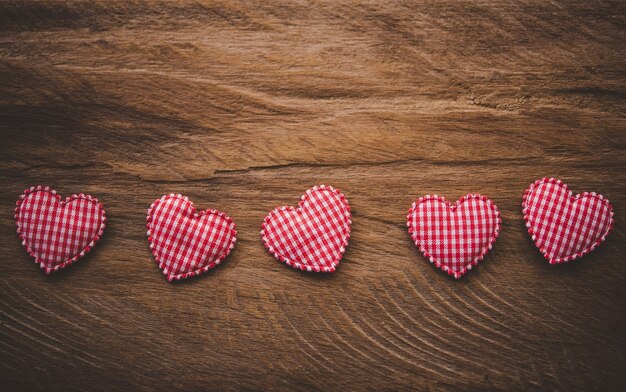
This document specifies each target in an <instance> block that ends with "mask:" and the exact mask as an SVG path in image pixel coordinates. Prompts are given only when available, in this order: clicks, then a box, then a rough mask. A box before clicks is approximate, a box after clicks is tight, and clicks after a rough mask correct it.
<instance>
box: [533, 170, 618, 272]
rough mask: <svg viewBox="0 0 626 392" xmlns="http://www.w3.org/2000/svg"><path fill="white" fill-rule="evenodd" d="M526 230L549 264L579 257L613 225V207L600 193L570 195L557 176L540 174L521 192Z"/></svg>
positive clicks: (595, 244)
mask: <svg viewBox="0 0 626 392" xmlns="http://www.w3.org/2000/svg"><path fill="white" fill-rule="evenodd" d="M522 208H523V214H524V220H525V221H526V227H527V228H528V233H529V234H530V235H531V237H532V239H533V241H534V242H535V245H537V247H538V248H539V250H540V251H541V253H543V255H544V257H545V258H546V259H547V260H548V261H549V262H550V264H560V263H565V262H567V261H571V260H574V259H576V258H578V257H582V256H584V255H585V254H587V253H589V252H591V251H592V250H593V249H595V248H596V247H597V246H598V245H600V243H602V241H604V239H605V238H606V236H607V235H608V234H609V232H610V231H611V228H612V227H613V207H612V206H611V204H610V203H609V201H608V200H607V199H606V198H604V197H603V196H602V195H599V194H596V193H595V192H591V193H587V192H585V193H582V194H579V195H576V196H572V192H571V191H569V190H568V189H567V185H565V184H564V183H563V182H562V181H561V180H556V179H554V178H543V179H541V180H537V181H535V182H534V183H533V184H531V185H530V187H529V188H528V189H527V190H526V192H525V193H524V198H523V201H522Z"/></svg>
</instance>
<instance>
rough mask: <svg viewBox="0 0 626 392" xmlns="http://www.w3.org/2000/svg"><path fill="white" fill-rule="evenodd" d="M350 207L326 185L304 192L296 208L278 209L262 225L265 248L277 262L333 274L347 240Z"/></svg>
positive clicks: (342, 196) (342, 197) (343, 197)
mask: <svg viewBox="0 0 626 392" xmlns="http://www.w3.org/2000/svg"><path fill="white" fill-rule="evenodd" d="M350 218H351V213H350V205H349V204H348V201H347V200H346V198H345V196H344V195H343V194H341V193H340V192H339V191H338V190H336V189H334V188H333V187H330V186H325V185H320V186H315V187H313V188H311V189H309V190H307V191H306V193H305V194H304V195H303V196H302V198H301V200H300V202H299V203H298V208H294V207H290V206H285V207H278V208H276V209H274V210H273V211H272V212H270V213H269V214H268V215H267V216H266V217H265V220H264V222H263V225H262V230H261V237H262V240H263V243H264V244H265V247H266V248H267V249H268V250H269V251H270V253H272V254H273V255H274V257H276V258H277V259H278V260H280V261H282V262H284V263H286V264H287V265H290V266H292V267H293V268H296V269H300V270H303V271H315V272H334V271H335V269H336V268H337V266H338V265H339V261H340V260H341V258H342V256H343V253H344V252H345V250H346V246H347V245H348V240H349V238H350V225H351V224H352V222H351V220H350Z"/></svg>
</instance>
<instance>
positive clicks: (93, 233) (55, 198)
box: [15, 185, 106, 274]
mask: <svg viewBox="0 0 626 392" xmlns="http://www.w3.org/2000/svg"><path fill="white" fill-rule="evenodd" d="M105 222H106V215H105V212H104V208H103V207H102V204H100V203H99V202H98V199H96V198H94V197H91V196H89V195H85V194H82V193H81V194H78V195H72V196H69V197H67V198H66V199H65V200H61V196H59V195H58V194H57V192H56V191H55V190H53V189H51V188H50V187H48V186H41V185H40V186H36V187H31V188H29V189H26V190H25V191H24V193H23V194H22V195H21V196H20V199H19V200H18V201H17V203H16V208H15V223H16V224H17V233H18V235H19V238H20V239H21V240H22V245H24V247H25V248H26V251H27V252H28V253H29V254H30V255H31V256H32V257H34V258H35V262H36V263H37V264H39V266H40V267H41V268H42V269H43V270H44V272H45V273H46V274H49V273H51V272H52V271H58V270H59V269H62V268H65V267H67V266H68V265H70V264H72V263H73V262H75V261H76V260H78V259H79V258H81V257H82V256H84V255H85V254H86V253H87V252H89V251H90V250H91V249H92V248H93V247H94V246H95V244H96V242H97V241H98V240H99V239H100V236H102V233H103V231H104V228H105Z"/></svg>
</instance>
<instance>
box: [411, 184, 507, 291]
mask: <svg viewBox="0 0 626 392" xmlns="http://www.w3.org/2000/svg"><path fill="white" fill-rule="evenodd" d="M500 223H501V220H500V212H499V211H498V208H497V207H496V205H495V204H494V203H493V202H492V201H491V200H490V199H489V198H487V197H486V196H482V195H474V194H469V195H465V196H463V197H462V198H460V199H459V200H458V201H457V202H456V203H455V204H451V203H449V202H448V201H446V199H445V198H444V197H440V196H437V195H434V196H430V195H428V196H423V197H420V198H418V199H417V200H416V201H415V203H413V205H412V206H411V208H410V209H409V214H408V215H407V226H408V228H409V234H411V237H412V238H413V241H414V242H415V245H417V247H418V248H419V249H420V251H421V252H422V253H423V254H424V256H426V257H427V258H428V259H429V260H430V262H432V263H434V264H435V265H436V266H437V267H438V268H440V269H442V270H443V271H445V272H447V273H448V274H450V275H453V276H454V277H455V278H457V279H458V278H460V277H461V276H463V275H464V274H465V273H466V272H467V271H469V270H471V269H472V267H473V266H475V265H476V264H478V262H479V261H480V260H482V259H483V257H484V256H485V254H486V253H487V252H488V251H489V250H490V249H491V247H492V245H493V243H494V242H495V240H496V238H498V234H499V233H500Z"/></svg>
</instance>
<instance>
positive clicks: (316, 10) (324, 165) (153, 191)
mask: <svg viewBox="0 0 626 392" xmlns="http://www.w3.org/2000/svg"><path fill="white" fill-rule="evenodd" d="M625 26H626V2H623V1H614V2H610V1H554V2H546V1H545V0H536V1H513V0H511V1H427V0H421V1H414V2H405V1H402V2H393V3H388V4H386V5H381V4H378V2H366V3H362V4H357V3H353V2H339V3H338V2H334V1H332V2H310V3H309V2H272V3H271V5H270V4H264V3H261V2H259V3H254V2H206V3H204V2H203V3H196V2H193V3H192V2H172V3H162V2H154V3H153V2H141V3H132V4H129V3H127V2H113V3H112V2H109V1H102V2H98V3H93V2H84V3H83V2H78V3H76V2H58V3H48V2H45V3H39V2H30V1H26V2H13V1H4V2H2V3H1V4H0V118H1V120H0V132H1V137H2V139H1V143H0V156H1V162H0V211H1V212H0V243H1V244H2V249H1V256H0V257H1V268H2V269H1V273H0V293H1V297H0V303H1V305H0V313H1V324H0V369H1V374H0V376H1V377H0V384H1V385H0V387H1V388H0V389H2V390H7V391H16V390H44V389H45V390H63V391H68V390H105V391H116V390H129V389H138V390H168V391H169V390H193V389H215V390H241V389H243V390H256V389H275V390H285V391H299V390H381V389H382V390H391V389H394V390H398V389H400V390H406V389H418V390H474V389H476V390H477V389H480V390H484V389H498V390H534V389H537V390H539V389H542V390H546V389H548V390H617V389H620V388H624V384H625V383H626V354H625V352H626V283H625V279H624V274H625V273H626V263H625V262H624V261H625V260H624V252H625V251H626V246H625V242H626V238H625V237H626V235H625V233H624V228H625V225H624V217H625V216H626V192H625V185H624V184H625V182H626V169H625V168H626V156H625V149H626V118H625V116H624V110H625V109H626V99H625V98H626V85H625V82H626V58H625V56H626V54H625V49H626V45H625V42H626V27H625ZM543 176H555V177H558V178H561V179H563V180H564V181H565V182H567V183H568V184H569V185H570V187H571V188H572V190H574V191H575V192H582V191H592V190H595V191H598V192H601V193H602V194H604V195H605V196H606V197H608V198H609V200H611V202H612V203H613V205H614V207H615V213H616V220H617V223H616V227H615V230H614V232H613V233H612V234H611V235H610V236H609V238H608V241H607V242H606V243H605V244H604V245H602V247H601V248H600V249H598V250H597V251H595V252H593V253H592V254H590V255H589V256H587V257H585V258H584V259H582V260H579V261H576V262H574V263H573V264H569V265H561V266H550V265H548V263H547V262H546V261H545V260H543V258H542V257H541V255H540V254H539V251H538V250H537V249H535V247H534V245H533V244H532V242H531V240H530V238H529V237H528V235H527V233H526V232H525V228H524V225H523V223H522V216H521V212H520V209H521V207H520V205H521V196H522V193H523V191H524V189H525V188H526V187H527V186H528V185H529V184H530V183H531V182H532V181H534V180H535V179H537V178H541V177H543ZM37 184H44V185H51V186H53V187H54V188H55V189H57V190H58V191H59V192H60V193H61V194H62V195H64V196H65V195H69V194H71V193H78V192H85V193H90V194H92V195H94V196H96V197H98V198H99V199H100V200H101V201H102V202H103V203H104V205H105V207H106V210H107V214H108V218H109V225H108V227H107V229H106V231H105V234H104V237H103V238H102V240H101V242H100V243H99V244H98V245H97V247H96V248H95V250H94V251H93V252H92V253H90V254H89V255H88V256H87V257H86V258H85V259H82V260H81V261H79V262H78V263H77V264H75V265H73V266H71V268H68V269H66V270H63V271H61V272H59V273H56V274H54V275H52V276H45V275H44V274H43V273H42V272H41V271H40V270H39V269H38V268H37V267H36V266H35V264H34V263H33V261H32V259H31V258H30V257H29V256H28V255H27V254H26V252H25V251H24V250H23V249H22V246H21V245H20V244H19V241H18V240H17V235H16V233H15V224H14V221H13V206H14V203H15V201H16V200H17V198H18V196H19V194H20V193H21V192H22V191H23V189H24V188H26V187H29V186H31V185H37ZM315 184H329V185H333V186H335V187H337V188H339V189H340V190H341V191H343V192H344V193H345V194H346V196H347V197H348V200H349V201H350V204H351V206H352V208H353V213H354V216H353V222H354V223H353V232H352V238H351V240H350V245H349V247H348V250H347V252H346V254H345V257H344V259H343V261H342V263H341V265H340V267H339V269H338V271H337V272H336V273H335V274H334V275H332V276H320V275H315V274H305V273H301V272H296V271H294V270H292V269H291V268H288V267H286V266H284V265H282V264H280V263H279V262H277V261H276V260H274V259H273V258H272V256H271V255H269V254H268V253H267V252H266V250H265V248H264V247H263V246H262V244H261V241H260V236H259V230H260V225H261V222H262V220H263V217H264V216H265V214H266V213H267V212H269V211H270V210H271V209H272V208H274V207H276V206H278V205H284V204H295V203H297V201H298V198H299V196H300V195H301V194H302V193H303V192H304V190H305V189H307V188H308V187H310V186H312V185H315ZM170 192H180V193H183V194H186V195H188V196H189V197H190V198H191V199H192V200H194V202H195V203H196V205H197V206H198V207H199V208H203V209H204V208H218V209H220V210H223V211H225V212H227V213H228V214H229V215H230V216H232V217H233V218H234V220H235V222H236V223H237V226H238V231H239V241H238V243H237V246H236V248H235V250H234V251H233V253H232V254H231V256H230V257H229V258H228V259H227V260H226V261H225V262H224V263H223V264H222V265H221V266H220V267H219V268H217V269H216V270H214V271H213V272H211V273H209V274H208V275H203V276H201V277H199V278H194V279H191V280H188V281H185V282H182V283H176V284H172V283H168V282H167V281H166V280H165V278H164V277H163V275H162V274H161V273H160V271H159V270H158V269H157V266H156V265H155V263H154V261H153V259H152V257H151V254H150V252H149V249H148V246H147V241H146V237H145V213H146V209H147V208H148V206H149V205H150V203H151V202H152V201H154V200H155V199H156V198H158V197H160V196H161V195H162V194H164V193H170ZM469 192H479V193H482V194H486V195H488V196H490V197H491V198H492V199H493V200H494V201H495V203H496V204H497V205H498V206H499V208H500V210H501V211H502V213H503V220H504V222H503V230H502V234H501V236H500V238H499V239H498V241H497V242H496V244H495V248H494V251H493V252H492V253H490V255H489V256H488V257H487V258H486V259H485V260H484V261H483V262H482V263H481V264H480V265H479V267H478V268H477V269H476V270H473V271H471V272H470V273H469V275H467V276H466V277H464V278H463V279H461V280H459V281H455V280H453V279H451V278H449V277H448V276H446V275H445V274H444V273H442V272H441V271H439V270H437V269H435V268H434V267H433V266H432V265H431V264H429V263H428V262H427V261H426V260H425V259H424V258H423V257H422V256H421V255H420V254H419V253H418V251H417V249H416V248H415V247H414V245H413V244H412V242H411V240H410V238H409V235H408V234H407V230H406V227H405V216H406V211H407V209H408V208H409V206H410V204H411V202H412V201H413V200H414V199H415V198H416V197H417V196H419V195H423V194H428V193H438V194H443V195H445V196H446V197H448V198H449V199H450V200H456V199H457V198H458V197H460V196H462V195H464V194H466V193H469Z"/></svg>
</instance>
